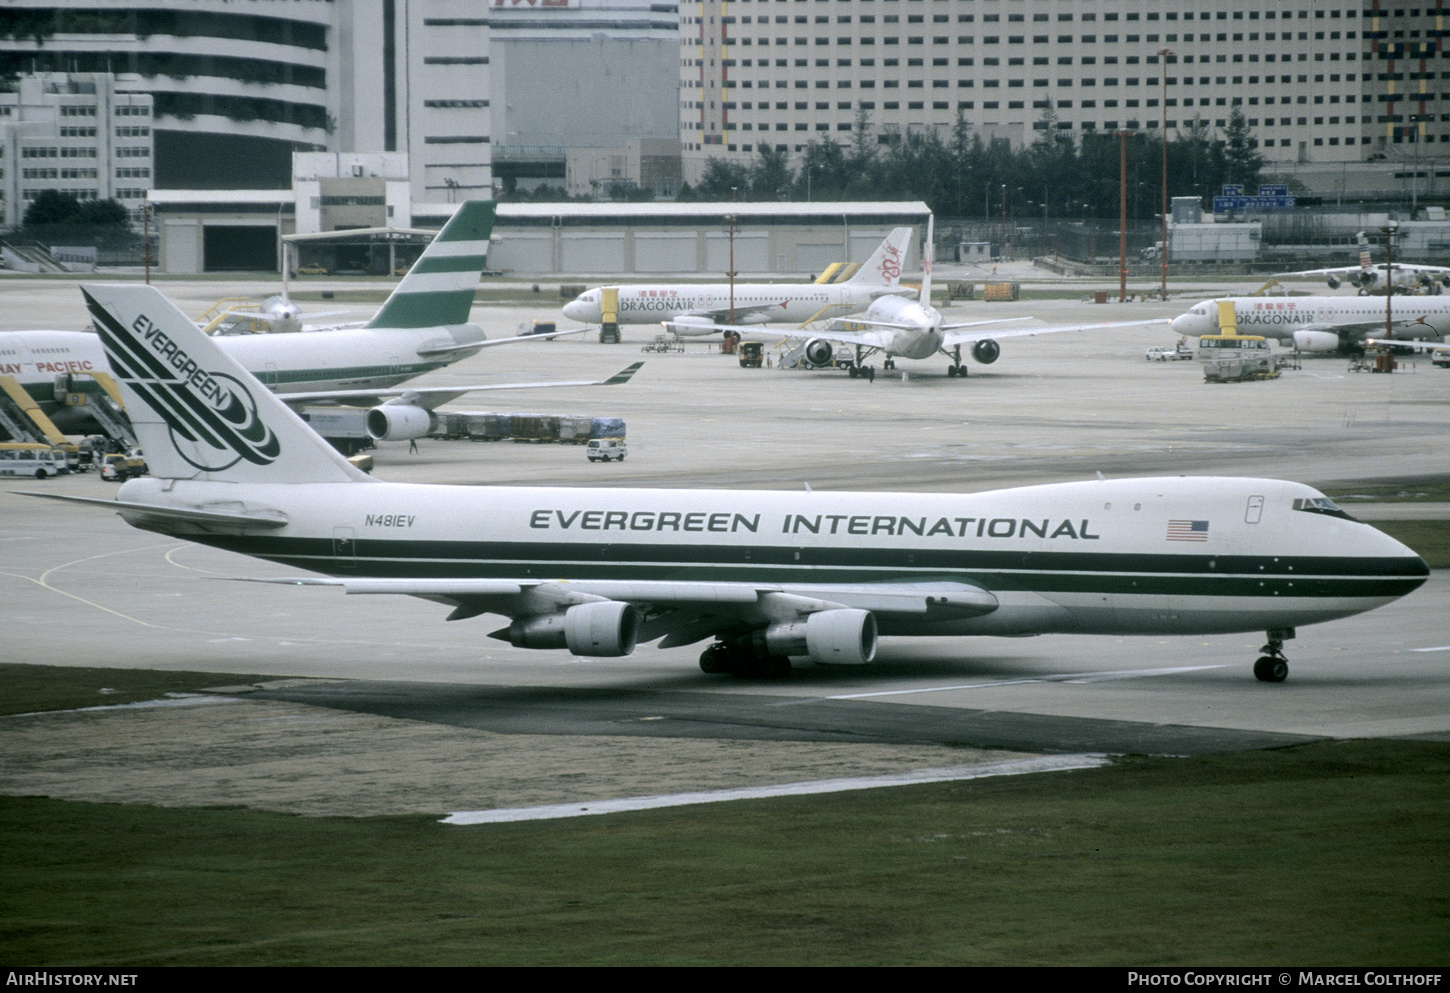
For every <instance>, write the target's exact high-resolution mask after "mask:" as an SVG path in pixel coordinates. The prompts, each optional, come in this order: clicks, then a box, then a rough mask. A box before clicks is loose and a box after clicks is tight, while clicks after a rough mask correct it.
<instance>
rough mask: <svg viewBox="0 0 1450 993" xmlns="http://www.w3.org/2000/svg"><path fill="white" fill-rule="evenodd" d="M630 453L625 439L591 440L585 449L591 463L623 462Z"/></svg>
mask: <svg viewBox="0 0 1450 993" xmlns="http://www.w3.org/2000/svg"><path fill="white" fill-rule="evenodd" d="M628 453H629V448H628V447H627V446H626V445H625V443H624V439H623V438H591V439H590V440H589V444H588V446H587V447H586V448H585V449H584V454H585V455H587V456H589V461H590V462H608V461H610V460H611V459H614V460H616V461H619V462H623V461H624V456H625V455H627V454H628Z"/></svg>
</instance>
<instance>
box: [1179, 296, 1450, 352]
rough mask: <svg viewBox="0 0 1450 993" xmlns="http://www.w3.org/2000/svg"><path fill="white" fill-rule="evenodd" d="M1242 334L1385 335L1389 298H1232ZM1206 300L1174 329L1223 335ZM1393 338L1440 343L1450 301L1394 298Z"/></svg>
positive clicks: (1448, 324)
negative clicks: (1335, 331)
mask: <svg viewBox="0 0 1450 993" xmlns="http://www.w3.org/2000/svg"><path fill="white" fill-rule="evenodd" d="M1225 299H1227V301H1228V302H1230V303H1232V304H1233V305H1234V316H1235V318H1236V319H1237V321H1238V330H1239V334H1256V335H1262V336H1263V337H1265V338H1277V339H1280V340H1281V341H1286V342H1287V341H1292V340H1293V337H1294V334H1295V332H1299V331H1305V330H1311V329H1323V330H1333V329H1334V328H1336V327H1343V328H1344V329H1345V331H1344V332H1343V333H1342V334H1341V337H1347V338H1350V339H1353V340H1357V339H1359V338H1363V337H1365V336H1366V332H1365V330H1364V328H1365V327H1366V326H1368V327H1370V328H1371V330H1370V331H1369V332H1368V334H1369V335H1370V336H1373V335H1377V334H1382V333H1383V332H1384V325H1385V313H1386V311H1385V299H1384V297H1378V298H1369V297H1359V296H1325V297H1233V298H1225ZM1220 302H1221V301H1220V300H1205V301H1203V302H1202V303H1197V304H1194V305H1193V307H1191V308H1190V309H1189V310H1188V311H1187V312H1185V313H1183V314H1180V315H1179V316H1178V317H1175V318H1174V319H1173V330H1174V332H1175V333H1177V334H1180V335H1190V336H1193V337H1198V336H1201V335H1206V334H1218V333H1219V324H1218V304H1219V303H1220ZM1389 308H1390V309H1389V314H1390V324H1391V335H1390V336H1391V337H1404V338H1411V339H1416V340H1420V341H1431V340H1436V341H1437V340H1439V339H1441V338H1442V337H1444V335H1445V333H1446V331H1447V330H1450V297H1445V298H1441V297H1391V298H1390V301H1389Z"/></svg>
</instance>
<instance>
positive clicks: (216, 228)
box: [201, 224, 277, 272]
mask: <svg viewBox="0 0 1450 993" xmlns="http://www.w3.org/2000/svg"><path fill="white" fill-rule="evenodd" d="M201 267H202V271H203V272H221V271H235V270H243V271H258V272H276V271H277V226H276V225H275V224H269V225H253V224H208V225H206V226H205V227H204V228H203V229H202V266H201Z"/></svg>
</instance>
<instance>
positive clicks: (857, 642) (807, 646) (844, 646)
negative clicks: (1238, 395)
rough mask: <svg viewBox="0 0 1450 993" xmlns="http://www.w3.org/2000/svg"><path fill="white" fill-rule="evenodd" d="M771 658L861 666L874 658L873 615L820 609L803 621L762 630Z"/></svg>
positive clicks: (857, 611)
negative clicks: (806, 658)
mask: <svg viewBox="0 0 1450 993" xmlns="http://www.w3.org/2000/svg"><path fill="white" fill-rule="evenodd" d="M764 637H765V648H766V650H767V651H768V652H769V653H770V654H772V655H802V654H804V655H809V656H810V657H811V661H812V662H815V663H816V664H817V665H863V664H865V663H867V662H870V661H871V660H872V659H873V658H875V657H876V616H875V615H874V614H872V613H871V611H869V610H856V609H851V608H841V609H837V610H821V611H817V612H816V613H814V614H811V615H810V616H808V617H807V618H806V619H805V620H804V621H792V622H789V623H785V624H772V625H771V626H770V627H768V628H766V629H765V634H764Z"/></svg>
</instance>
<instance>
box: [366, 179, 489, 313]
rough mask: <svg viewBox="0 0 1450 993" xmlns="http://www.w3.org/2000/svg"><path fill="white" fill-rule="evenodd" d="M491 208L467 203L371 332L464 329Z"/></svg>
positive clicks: (388, 302) (479, 202)
mask: <svg viewBox="0 0 1450 993" xmlns="http://www.w3.org/2000/svg"><path fill="white" fill-rule="evenodd" d="M495 206H496V205H495V203H494V202H493V201H492V200H466V201H464V202H463V203H462V204H460V205H459V207H458V210H457V211H455V212H454V214H453V217H451V218H450V219H449V221H448V223H447V224H445V225H443V230H442V231H439V232H438V235H437V237H435V238H434V239H433V241H432V243H431V244H430V245H429V246H428V247H427V248H426V249H424V251H423V254H422V255H420V256H419V257H418V261H417V262H415V263H413V268H411V269H409V270H408V274H407V275H406V276H404V277H403V280H402V282H400V283H399V284H398V285H397V287H396V288H395V289H394V290H393V292H392V294H391V295H390V296H389V297H388V299H387V300H385V301H383V306H382V308H381V309H380V310H379V311H378V312H377V313H376V314H375V315H373V319H372V320H370V321H368V323H367V324H366V325H365V326H366V327H369V328H431V327H440V326H443V325H448V324H467V323H468V312H469V310H471V309H472V307H473V294H474V291H476V290H477V289H478V278H479V276H480V275H481V274H482V273H483V266H484V263H485V262H486V261H487V258H488V239H489V237H490V236H491V235H492V234H493V217H494V209H495Z"/></svg>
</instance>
